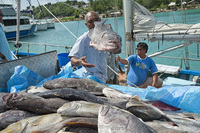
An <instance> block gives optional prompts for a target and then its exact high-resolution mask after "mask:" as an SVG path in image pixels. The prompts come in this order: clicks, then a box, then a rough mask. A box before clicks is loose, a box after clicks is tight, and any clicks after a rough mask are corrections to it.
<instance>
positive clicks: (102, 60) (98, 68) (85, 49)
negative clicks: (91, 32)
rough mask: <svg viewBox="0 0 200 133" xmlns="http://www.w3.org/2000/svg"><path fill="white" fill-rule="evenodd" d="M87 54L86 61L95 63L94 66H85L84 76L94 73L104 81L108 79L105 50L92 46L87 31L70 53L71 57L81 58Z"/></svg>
mask: <svg viewBox="0 0 200 133" xmlns="http://www.w3.org/2000/svg"><path fill="white" fill-rule="evenodd" d="M83 56H86V61H87V62H88V63H90V64H95V66H94V67H92V68H88V67H83V76H88V75H94V76H96V77H97V78H99V79H100V80H101V81H103V82H104V83H105V82H106V80H107V61H106V55H105V53H104V52H99V51H98V50H96V49H94V48H93V47H90V38H89V36H88V32H85V33H84V34H83V35H82V36H80V37H79V38H78V39H77V41H76V42H75V44H74V46H73V48H72V49H71V51H70V53H69V57H70V58H71V57H76V58H79V59H80V58H81V57H83Z"/></svg>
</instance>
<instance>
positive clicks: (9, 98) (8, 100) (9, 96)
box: [2, 93, 17, 108]
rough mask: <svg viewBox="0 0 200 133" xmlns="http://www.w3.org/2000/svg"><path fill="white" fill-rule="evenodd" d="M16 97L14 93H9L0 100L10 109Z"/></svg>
mask: <svg viewBox="0 0 200 133" xmlns="http://www.w3.org/2000/svg"><path fill="white" fill-rule="evenodd" d="M16 96H17V94H16V93H9V94H7V95H5V96H3V98H2V99H3V100H4V101H5V102H6V104H7V105H8V106H10V107H11V108H12V105H11V101H13V99H14V98H15V97H16Z"/></svg>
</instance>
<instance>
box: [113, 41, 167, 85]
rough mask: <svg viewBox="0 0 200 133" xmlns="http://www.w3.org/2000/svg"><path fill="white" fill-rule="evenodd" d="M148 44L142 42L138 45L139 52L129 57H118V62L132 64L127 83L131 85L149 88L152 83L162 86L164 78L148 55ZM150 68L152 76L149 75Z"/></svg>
mask: <svg viewBox="0 0 200 133" xmlns="http://www.w3.org/2000/svg"><path fill="white" fill-rule="evenodd" d="M147 51H148V45H147V44H146V43H144V42H140V43H138V45H137V54H135V55H131V56H129V57H128V58H127V59H121V58H120V57H119V56H118V57H116V60H117V61H118V62H121V63H122V64H124V65H127V64H130V70H129V72H128V76H127V84H128V85H129V86H138V87H139V88H147V86H148V85H151V86H153V87H156V88H160V87H162V83H163V82H162V80H161V79H160V78H158V74H157V73H158V70H157V67H156V65H155V63H154V61H153V60H152V59H151V58H149V57H148V56H146V53H147ZM149 70H150V71H151V73H152V75H153V76H152V77H148V73H149Z"/></svg>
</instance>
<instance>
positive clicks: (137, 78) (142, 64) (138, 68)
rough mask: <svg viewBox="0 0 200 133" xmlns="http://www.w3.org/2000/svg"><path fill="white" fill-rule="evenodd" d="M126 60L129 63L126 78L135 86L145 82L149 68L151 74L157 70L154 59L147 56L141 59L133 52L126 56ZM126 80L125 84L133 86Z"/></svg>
mask: <svg viewBox="0 0 200 133" xmlns="http://www.w3.org/2000/svg"><path fill="white" fill-rule="evenodd" d="M128 62H129V64H130V70H129V73H128V76H127V80H128V81H130V82H131V83H133V84H135V85H137V86H139V85H141V84H143V83H144V82H145V80H146V78H147V76H148V73H149V70H151V73H152V74H153V73H156V72H157V71H158V70H157V67H156V65H155V63H154V61H153V60H152V59H151V58H149V57H146V58H145V59H141V58H140V57H139V56H138V55H137V54H135V55H131V56H129V57H128ZM128 81H127V84H128V85H131V86H133V85H132V84H131V83H129V82H128Z"/></svg>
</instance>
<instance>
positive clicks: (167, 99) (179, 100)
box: [146, 86, 200, 113]
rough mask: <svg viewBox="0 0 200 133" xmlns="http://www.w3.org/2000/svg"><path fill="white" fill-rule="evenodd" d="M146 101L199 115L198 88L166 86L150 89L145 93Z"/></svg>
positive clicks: (199, 92) (199, 87) (199, 100)
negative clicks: (165, 104)
mask: <svg viewBox="0 0 200 133" xmlns="http://www.w3.org/2000/svg"><path fill="white" fill-rule="evenodd" d="M148 88H151V87H148ZM146 99H149V100H153V101H157V100H158V101H162V102H164V103H167V104H169V105H172V106H174V107H178V108H181V109H184V110H186V111H189V112H192V113H200V104H199V103H200V86H176V87H171V86H168V87H163V88H160V89H152V90H151V91H149V92H148V93H147V95H146Z"/></svg>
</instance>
